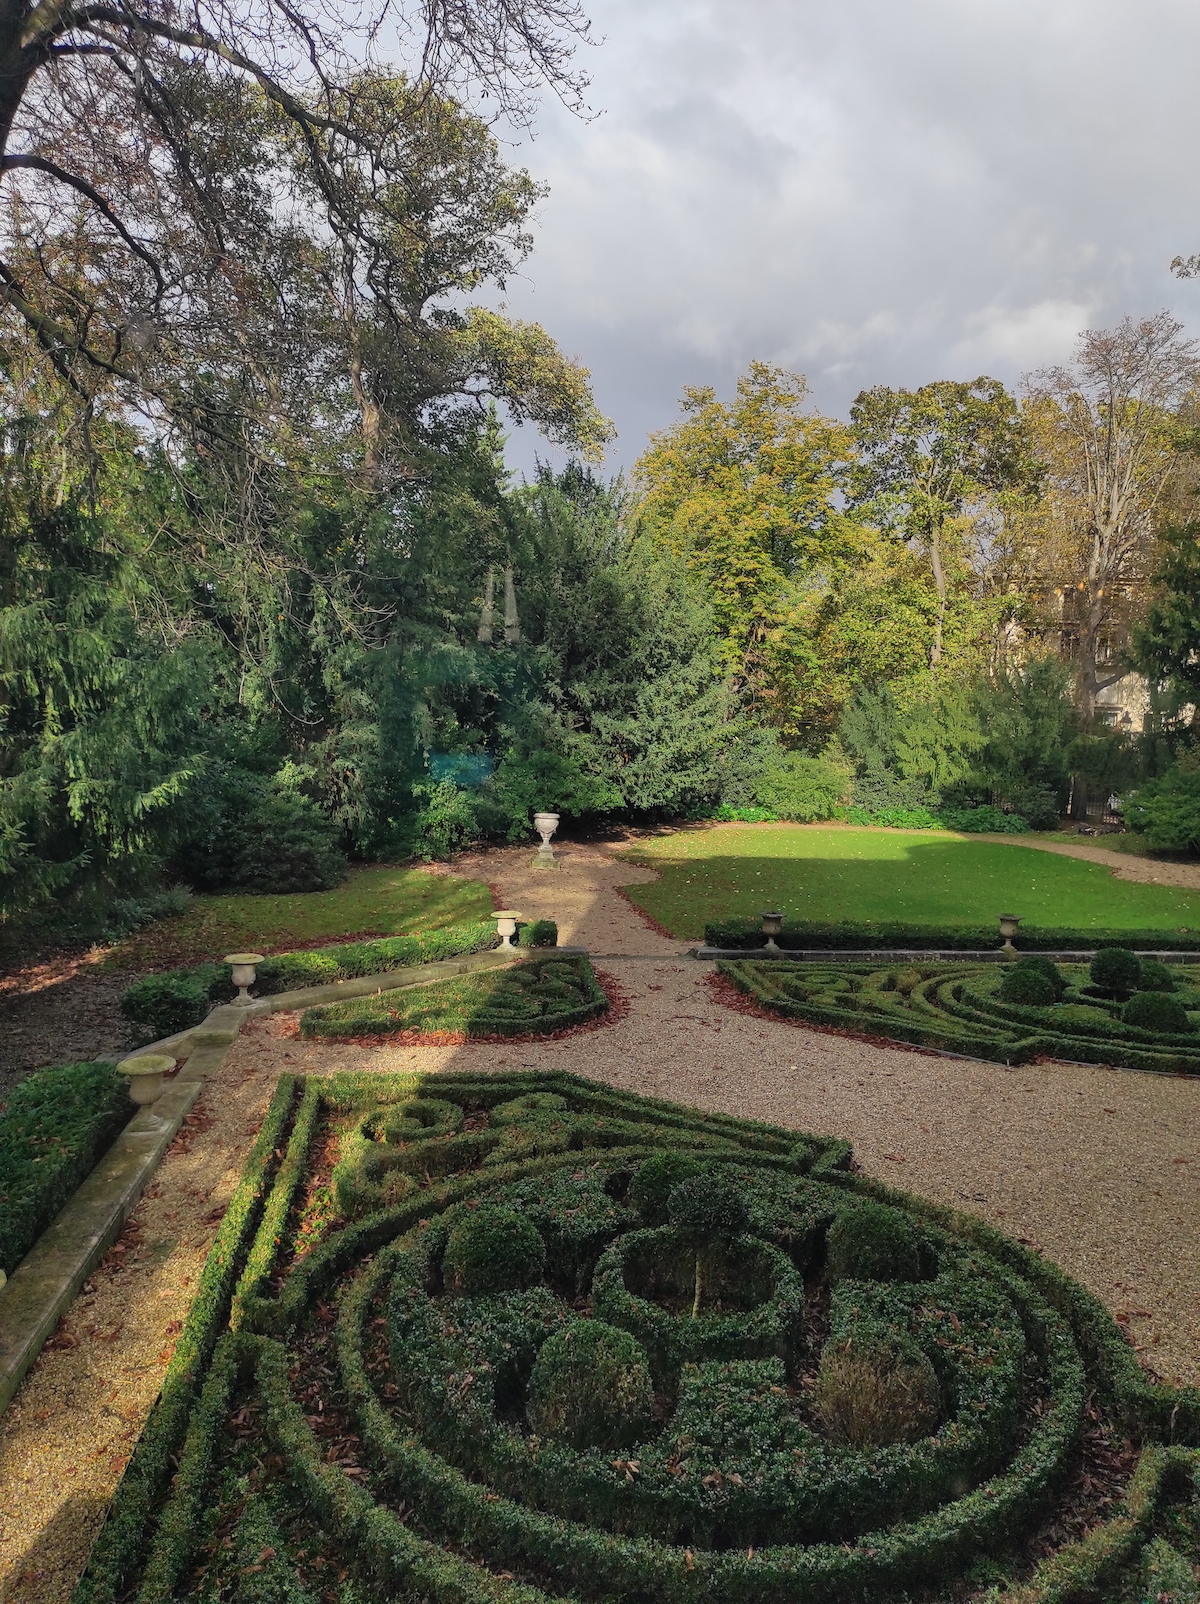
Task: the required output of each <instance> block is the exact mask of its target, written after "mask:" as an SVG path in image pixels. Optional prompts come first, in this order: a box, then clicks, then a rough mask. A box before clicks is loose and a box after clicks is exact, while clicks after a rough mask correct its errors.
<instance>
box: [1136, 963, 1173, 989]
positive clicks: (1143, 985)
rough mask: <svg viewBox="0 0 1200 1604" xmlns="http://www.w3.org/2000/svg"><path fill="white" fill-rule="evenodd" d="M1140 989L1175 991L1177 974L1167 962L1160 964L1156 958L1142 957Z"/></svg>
mask: <svg viewBox="0 0 1200 1604" xmlns="http://www.w3.org/2000/svg"><path fill="white" fill-rule="evenodd" d="M1138 990H1139V991H1174V990H1175V976H1174V975H1173V974H1172V973H1171V971H1170V970H1169V969H1168V968H1167V966H1166V964H1160V963H1159V962H1158V960H1157V959H1156V958H1143V959H1142V978H1141V980H1140V981H1139V982H1138Z"/></svg>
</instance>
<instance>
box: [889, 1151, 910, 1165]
mask: <svg viewBox="0 0 1200 1604" xmlns="http://www.w3.org/2000/svg"><path fill="white" fill-rule="evenodd" d="M883 1156H884V1158H886V1159H890V1160H891V1162H892V1163H893V1164H907V1163H908V1160H907V1159H906V1158H905V1156H904V1154H903V1153H885V1154H884V1155H883Z"/></svg>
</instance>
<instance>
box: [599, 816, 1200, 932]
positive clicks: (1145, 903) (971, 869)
mask: <svg viewBox="0 0 1200 1604" xmlns="http://www.w3.org/2000/svg"><path fill="white" fill-rule="evenodd" d="M625 855H626V857H628V858H631V859H632V860H633V861H634V862H638V863H646V864H648V865H650V866H651V867H653V868H655V869H658V870H659V871H660V872H661V874H662V879H661V880H659V881H657V882H655V883H654V884H652V885H642V886H630V887H629V896H630V898H631V900H632V901H634V902H635V903H636V904H637V905H638V906H639V907H640V908H644V909H645V911H646V912H647V913H648V914H650V915H651V917H652V918H654V919H656V920H657V921H658V922H659V924H661V925H664V926H665V927H666V928H667V929H668V930H669V931H671V933H672V935H674V936H677V937H679V938H680V939H681V940H691V939H695V938H699V937H702V936H703V934H704V925H705V921H706V920H708V919H718V918H736V917H742V918H746V917H754V916H756V915H757V914H758V913H760V912H761V911H762V910H763V909H764V908H781V909H782V910H783V911H784V913H786V914H787V915H788V917H789V918H791V919H807V920H850V921H854V920H859V919H870V920H882V921H888V920H907V921H911V922H913V923H922V924H925V923H928V924H937V925H972V924H979V923H986V922H990V921H991V920H994V919H995V918H996V915H997V914H999V913H1015V914H1019V915H1020V916H1021V918H1023V919H1026V920H1028V922H1029V923H1030V924H1031V925H1046V926H1062V927H1073V928H1077V929H1088V928H1096V929H1104V928H1108V929H1117V930H1138V929H1142V930H1156V929H1161V930H1184V929H1188V930H1197V929H1200V891H1179V890H1175V889H1174V888H1172V887H1168V886H1147V885H1134V884H1132V883H1130V882H1128V881H1124V880H1114V879H1113V877H1112V874H1111V872H1110V871H1109V870H1108V869H1107V868H1105V867H1104V866H1103V865H1102V864H1097V863H1082V862H1079V861H1078V860H1077V859H1075V858H1062V857H1058V856H1057V855H1055V854H1053V853H1050V852H1039V851H1037V850H1036V848H1032V847H1021V846H1009V845H1006V844H1001V843H1000V842H994V841H975V840H972V839H971V838H970V837H962V836H950V835H937V834H934V833H932V832H922V831H916V830H913V831H909V830H882V829H863V830H860V829H848V828H845V827H841V828H839V827H830V828H821V827H819V826H817V827H814V826H806V825H794V824H792V825H789V824H749V825H724V826H721V827H718V828H716V829H708V830H684V831H679V832H678V833H676V834H672V835H666V836H660V837H658V838H656V839H653V840H650V841H647V842H643V843H640V844H639V846H638V848H637V850H636V851H635V852H631V853H627V854H625Z"/></svg>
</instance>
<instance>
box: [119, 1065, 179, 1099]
mask: <svg viewBox="0 0 1200 1604" xmlns="http://www.w3.org/2000/svg"><path fill="white" fill-rule="evenodd" d="M174 1068H175V1060H174V1059H173V1058H168V1057H167V1055H166V1054H165V1053H143V1054H142V1055H141V1056H140V1057H137V1058H125V1059H122V1061H121V1062H120V1063H119V1064H118V1065H117V1073H118V1075H125V1076H126V1077H127V1078H128V1080H129V1095H130V1097H132V1098H133V1100H134V1102H135V1103H136V1104H137V1105H138V1107H139V1108H149V1107H150V1104H151V1103H156V1102H157V1101H158V1097H159V1093H160V1092H161V1091H162V1083H163V1076H164V1075H169V1074H170V1073H171V1071H172V1070H173V1069H174Z"/></svg>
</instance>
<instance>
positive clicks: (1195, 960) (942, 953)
mask: <svg viewBox="0 0 1200 1604" xmlns="http://www.w3.org/2000/svg"><path fill="white" fill-rule="evenodd" d="M692 952H693V956H694V957H696V958H706V959H710V960H715V959H719V958H732V959H737V958H767V959H776V958H783V959H787V960H788V961H789V962H791V963H796V964H813V963H816V964H825V963H844V964H855V963H864V964H868V963H869V964H890V963H919V962H920V961H921V960H922V959H930V958H934V959H936V960H937V961H938V963H944V962H945V961H946V960H947V959H961V960H962V961H963V962H964V963H973V964H987V963H993V964H995V963H1007V962H1008V961H1009V954H1008V953H1006V952H1005V951H1004V949H1003V948H1002V947H988V948H987V949H986V951H983V952H967V951H964V950H962V949H961V948H957V947H955V948H941V947H936V948H935V947H873V948H866V947H795V948H793V947H780V948H779V949H777V950H776V951H771V950H770V949H769V948H766V947H695V948H693V949H692ZM1016 952H1017V957H1018V958H1049V959H1050V960H1051V962H1052V963H1060V964H1070V963H1086V962H1087V960H1088V959H1090V958H1094V957H1095V956H1096V950H1095V948H1089V949H1088V950H1087V951H1086V952H1041V951H1036V950H1034V949H1032V948H1021V947H1018V948H1017V949H1016ZM1138 957H1139V958H1153V959H1155V960H1156V961H1157V962H1158V963H1172V964H1200V952H1172V951H1170V950H1166V951H1159V952H1142V951H1139V952H1138Z"/></svg>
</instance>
